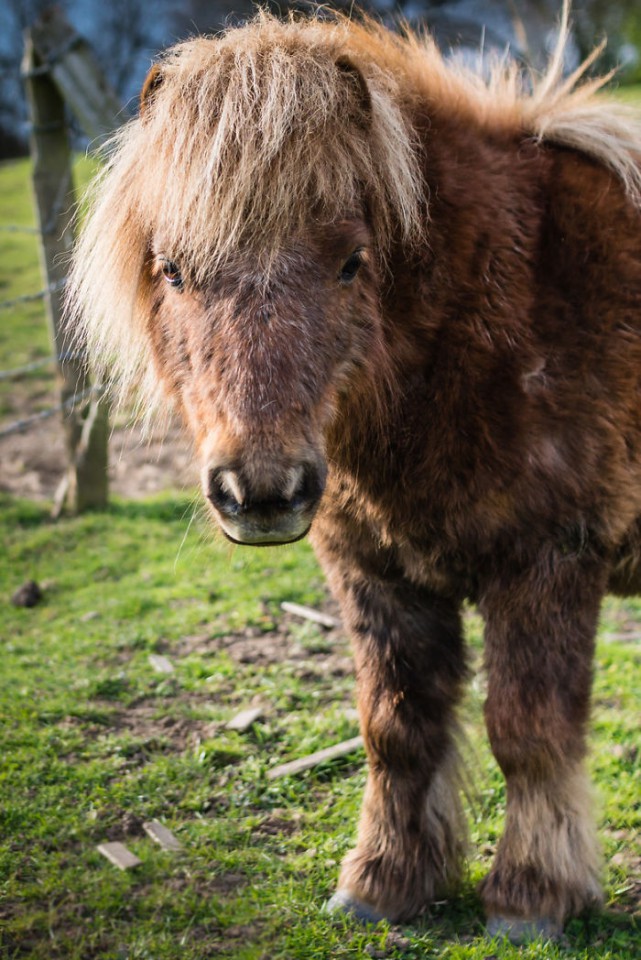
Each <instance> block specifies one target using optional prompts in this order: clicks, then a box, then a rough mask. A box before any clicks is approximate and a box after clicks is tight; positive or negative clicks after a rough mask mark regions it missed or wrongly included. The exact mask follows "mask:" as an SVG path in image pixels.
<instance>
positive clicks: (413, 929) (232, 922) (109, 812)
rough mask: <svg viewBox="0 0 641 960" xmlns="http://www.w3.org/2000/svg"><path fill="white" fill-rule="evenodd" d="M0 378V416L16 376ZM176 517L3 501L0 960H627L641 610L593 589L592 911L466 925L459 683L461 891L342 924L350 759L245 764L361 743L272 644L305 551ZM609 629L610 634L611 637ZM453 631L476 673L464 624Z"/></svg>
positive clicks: (332, 682) (354, 793) (481, 805)
mask: <svg viewBox="0 0 641 960" xmlns="http://www.w3.org/2000/svg"><path fill="white" fill-rule="evenodd" d="M27 175H28V168H27V165H26V164H25V163H18V164H7V165H4V166H2V167H0V224H2V223H24V224H30V223H31V222H32V216H31V212H30V199H29V190H28V184H27ZM0 255H1V256H0V299H5V298H8V297H12V296H17V295H19V294H22V293H26V292H31V291H33V290H36V289H39V288H40V286H41V280H40V277H39V273H38V267H37V251H36V247H35V241H34V239H33V238H32V237H30V236H21V235H15V234H10V235H9V234H3V233H0ZM0 319H1V320H2V324H1V325H0V368H4V367H8V366H13V365H17V364H22V363H24V362H27V361H29V360H31V359H35V358H37V357H39V356H45V355H47V353H48V352H49V348H48V340H47V333H46V328H45V325H44V321H43V317H42V308H41V305H38V304H36V305H29V306H27V307H21V308H20V309H17V310H15V311H13V312H11V313H9V314H7V313H5V314H3V316H2V318H0ZM40 382H41V381H40V380H38V381H37V383H36V380H35V378H34V381H33V382H28V383H27V386H28V387H29V388H30V389H31V388H36V387H37V384H38V383H40ZM52 383H53V381H52ZM0 387H2V389H1V391H0V414H1V415H2V417H3V418H4V417H5V416H6V415H7V414H10V412H11V410H12V404H13V403H14V396H15V394H14V386H13V385H7V384H0ZM1 452H2V451H0V454H1ZM191 516H192V505H191V503H190V502H189V501H188V500H186V499H184V498H183V499H180V498H177V497H175V496H173V495H170V494H167V495H165V496H162V497H158V498H155V499H151V500H147V501H144V502H138V503H129V502H115V503H114V504H113V505H112V506H111V507H110V509H109V510H107V511H105V512H102V513H95V514H88V515H85V516H83V517H79V518H65V519H63V520H61V521H59V522H58V523H57V524H52V523H51V522H50V520H49V519H48V511H47V506H46V505H38V504H32V503H28V502H26V501H18V500H15V499H12V498H8V497H2V498H0V528H1V530H0V536H1V542H2V545H3V549H2V551H0V586H1V590H0V650H1V652H2V671H1V678H0V717H1V718H2V722H1V724H0V756H1V757H2V760H1V761H0V958H2V960H5V958H7V960H9V958H30V960H45V958H46V960H57V958H64V960H94V958H101V960H102V958H104V960H111V958H113V960H125V958H131V960H134V958H153V960H162V958H167V960H174V958H175V960H178V958H180V960H203V958H205V957H207V958H209V957H217V956H227V957H233V958H237V960H259V958H264V960H296V958H300V960H321V958H322V960H325V958H327V960H329V958H347V960H352V958H353V960H356V958H363V957H368V956H383V957H388V958H401V957H402V958H406V960H414V958H416V960H418V958H419V957H420V958H436V957H441V958H447V960H449V958H452V960H453V958H456V960H459V958H460V960H487V958H490V957H492V958H494V957H495V958H497V960H508V958H516V957H520V958H524V960H529V958H534V957H541V958H550V960H556V958H578V960H587V958H590V960H593V958H596V960H615V958H621V960H631V958H636V957H638V955H639V949H638V942H639V936H640V934H641V929H640V928H641V922H640V921H641V915H640V912H639V897H640V894H641V842H640V826H641V737H640V733H639V705H640V704H639V700H640V691H641V643H640V642H639V634H640V633H641V605H640V604H639V603H638V602H636V601H626V602H623V601H614V600H612V601H608V603H607V605H606V607H605V610H604V614H603V628H602V635H603V638H602V641H601V643H600V645H599V649H598V655H597V674H596V683H595V698H594V711H593V737H592V744H593V747H592V752H591V758H590V764H591V769H592V772H593V775H594V779H595V782H596V784H597V789H598V796H599V826H600V833H601V836H602V839H603V845H604V850H605V858H606V869H605V889H606V906H605V909H604V910H603V911H602V912H599V913H595V914H592V915H590V916H589V917H586V918H582V919H579V920H574V921H572V922H571V923H570V924H569V925H568V929H567V934H566V940H565V941H564V942H563V943H562V944H560V945H557V946H551V945H543V944H534V945H532V946H529V947H527V948H522V949H517V948H514V947H511V946H509V945H506V944H504V943H492V942H490V941H488V940H487V939H486V938H485V937H484V935H483V924H482V911H481V907H480V902H479V900H478V897H477V895H476V892H475V888H476V884H477V882H478V880H479V879H480V877H481V876H482V875H483V873H484V872H485V871H486V870H487V869H488V865H489V863H490V861H491V855H492V851H493V849H494V846H495V844H496V840H497V837H498V836H499V835H500V832H501V829H502V822H503V817H504V812H505V792H504V786H503V782H502V779H501V777H500V776H499V775H498V772H497V770H496V766H495V764H494V762H493V760H492V758H491V755H490V753H489V750H488V748H487V744H486V742H485V739H484V736H483V730H482V719H481V717H482V713H481V709H482V693H481V691H480V689H479V688H478V686H477V685H473V686H472V687H471V690H470V693H469V696H468V699H467V701H466V704H465V710H464V720H465V729H466V732H467V734H468V738H469V741H470V748H469V757H470V767H471V769H472V770H473V776H474V789H473V794H472V798H471V799H470V801H469V803H468V819H469V825H470V833H471V855H470V863H469V872H468V875H467V877H466V879H465V881H464V883H463V886H462V889H461V891H460V892H459V894H458V895H457V896H456V897H452V898H450V899H448V900H446V901H443V902H440V903H438V904H435V905H434V906H433V908H432V910H431V911H430V914H429V915H428V916H427V917H426V918H424V919H423V920H421V921H420V922H418V923H416V924H413V925H411V926H407V927H403V928H402V929H400V930H397V929H394V930H392V931H390V929H389V927H388V926H386V925H385V924H381V925H379V926H378V927H369V928H361V927H359V926H358V925H357V924H354V923H352V922H350V921H348V920H338V919H331V918H328V917H327V916H324V915H323V914H322V913H321V912H320V911H319V906H320V905H321V904H322V903H323V901H324V900H325V899H326V897H327V896H328V895H329V894H330V893H331V892H332V890H333V888H334V885H335V882H336V877H337V871H338V864H339V863H340V860H341V858H342V857H343V856H344V854H345V853H346V852H347V850H348V849H349V848H350V846H351V845H352V843H353V840H354V834H355V826H356V822H357V817H358V809H359V806H360V800H361V794H362V789H363V785H364V781H365V768H364V761H363V756H362V755H361V754H358V753H355V754H353V755H352V756H350V757H347V758H345V759H344V760H342V761H336V762H334V763H328V764H325V765H323V766H321V767H318V768H317V769H315V770H313V771H311V772H308V773H306V774H304V775H302V776H298V777H290V778H286V779H282V780H276V781H273V782H272V781H270V780H268V779H267V776H266V773H267V771H268V770H269V768H270V767H272V766H274V765H275V764H277V763H280V762H283V761H285V760H289V759H292V758H294V757H297V756H302V755H305V754H307V753H310V752H311V751H313V750H315V749H319V748H321V747H325V746H328V745H330V744H332V743H335V742H337V741H340V740H343V739H347V738H349V737H352V736H354V735H355V733H356V732H357V726H356V722H355V720H354V715H353V712H352V710H351V708H352V706H353V696H354V692H353V678H352V676H351V674H350V673H348V672H346V671H345V670H344V669H343V668H342V667H341V664H342V660H341V657H342V656H343V655H344V653H345V652H346V651H345V650H344V649H343V647H342V645H340V644H339V648H338V649H337V650H336V651H333V650H332V649H328V641H327V638H326V637H325V635H323V634H322V632H321V631H320V630H319V629H318V628H315V627H313V626H311V625H305V624H299V625H296V624H295V623H293V622H289V623H288V624H287V631H288V632H287V635H284V634H283V632H282V630H281V625H282V619H283V618H282V615H281V612H280V609H279V605H280V602H281V601H282V600H286V599H287V600H294V601H299V602H303V603H310V604H318V603H319V602H321V601H322V599H323V597H324V596H325V589H324V586H323V582H322V577H321V575H320V572H319V570H318V567H317V565H316V562H315V560H314V558H313V556H312V554H311V551H310V549H309V547H308V546H307V545H306V544H305V543H302V544H297V545H295V546H292V547H288V548H282V549H275V550H270V551H256V552H252V551H243V550H240V549H238V550H232V549H231V548H230V547H228V546H227V545H223V544H222V543H220V542H219V541H217V540H213V542H212V540H211V537H210V536H209V535H208V534H207V532H206V531H205V528H204V526H203V525H202V524H201V522H200V521H199V520H198V519H197V520H196V522H195V523H193V524H191V526H190V525H189V521H190V518H191ZM188 528H189V529H188ZM27 579H35V580H37V581H38V582H39V583H40V584H41V585H42V586H43V588H44V599H43V602H42V603H41V604H40V605H38V606H36V607H34V608H33V609H23V608H16V607H14V606H12V605H11V604H10V602H9V598H10V597H11V594H12V593H13V591H14V590H15V589H16V588H17V587H18V586H19V585H20V584H22V583H23V582H24V581H25V580H27ZM626 631H627V632H628V633H629V634H630V640H629V642H622V641H620V640H616V639H615V640H612V639H611V637H612V635H618V634H621V633H625V632H626ZM635 631H636V634H635ZM468 634H469V639H470V645H471V648H472V651H473V656H474V660H475V662H476V663H478V661H479V658H480V646H481V640H480V624H479V621H478V619H477V618H476V617H474V616H473V615H470V616H469V618H468ZM279 643H280V647H278V644H279ZM243 644H245V645H246V654H247V655H246V656H243V655H242V651H243V649H245V648H244V647H243ZM279 650H280V653H279V652H278V651H279ZM270 651H272V652H271V653H270ZM274 651H276V652H274ZM151 653H163V654H165V655H166V656H168V657H169V658H170V659H171V660H172V662H173V664H174V666H175V672H174V674H172V675H171V676H164V675H162V674H157V673H155V672H154V671H153V670H152V668H151V667H150V664H149V660H148V658H149V655H150V654H151ZM283 654H286V655H285V656H283ZM252 657H253V660H254V662H250V661H251V659H252ZM328 664H330V666H331V667H332V669H331V670H330V671H329V672H328V671H327V669H326V667H327V665H328ZM255 703H257V704H260V705H261V706H262V708H263V709H264V718H263V719H262V720H261V721H260V722H258V723H256V724H255V725H254V726H253V727H252V728H251V729H250V730H249V731H248V732H247V733H245V734H237V733H232V732H229V731H227V730H226V728H225V724H226V722H227V720H228V719H229V718H230V717H231V716H232V715H233V714H234V713H235V712H236V711H237V710H239V709H242V708H244V707H247V706H248V705H251V704H255ZM152 818H158V819H160V820H162V821H163V822H164V823H165V824H166V825H167V826H169V827H170V828H171V829H172V830H173V831H174V832H175V833H176V835H177V836H178V837H179V839H180V840H181V842H182V844H183V852H182V854H180V855H178V856H176V855H171V854H168V853H165V852H163V851H161V850H160V849H159V848H157V847H155V846H153V845H152V843H151V841H150V840H148V839H147V838H146V837H145V836H144V834H143V832H142V830H141V823H142V822H143V821H144V820H148V819H152ZM109 839H120V840H123V841H124V842H125V843H126V844H127V845H128V846H129V848H130V849H131V850H132V851H134V852H135V853H136V854H137V855H138V856H139V857H140V859H141V860H142V864H141V866H140V867H138V868H136V869H135V870H134V871H130V872H127V873H121V872H119V871H118V870H116V868H115V867H113V866H111V865H110V864H109V863H108V862H107V861H106V860H105V859H104V858H103V857H101V855H100V854H99V853H98V852H97V849H96V846H97V844H99V843H101V842H103V841H105V840H109Z"/></svg>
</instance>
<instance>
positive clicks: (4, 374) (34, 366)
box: [0, 357, 54, 383]
mask: <svg viewBox="0 0 641 960" xmlns="http://www.w3.org/2000/svg"><path fill="white" fill-rule="evenodd" d="M53 362H54V357H45V358H44V359H43V360H33V361H32V362H31V363H25V364H24V365H23V366H22V367H14V368H13V369H12V370H0V383H2V382H3V381H4V380H19V379H20V377H24V376H25V375H26V374H27V373H31V372H32V371H33V370H40V369H42V367H48V366H49V365H50V364H52V363H53Z"/></svg>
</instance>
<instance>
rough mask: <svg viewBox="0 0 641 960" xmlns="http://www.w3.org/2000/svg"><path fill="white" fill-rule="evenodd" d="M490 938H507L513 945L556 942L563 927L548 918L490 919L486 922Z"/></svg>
mask: <svg viewBox="0 0 641 960" xmlns="http://www.w3.org/2000/svg"><path fill="white" fill-rule="evenodd" d="M487 932H488V934H489V936H490V937H507V939H508V940H509V941H510V943H513V944H515V945H517V946H518V945H519V944H523V943H531V942H532V941H533V940H538V939H541V940H558V939H559V938H560V936H561V934H562V933H563V927H562V925H561V924H560V923H557V921H556V920H552V919H550V917H539V919H538V920H519V919H518V918H516V917H490V918H489V920H488V921H487Z"/></svg>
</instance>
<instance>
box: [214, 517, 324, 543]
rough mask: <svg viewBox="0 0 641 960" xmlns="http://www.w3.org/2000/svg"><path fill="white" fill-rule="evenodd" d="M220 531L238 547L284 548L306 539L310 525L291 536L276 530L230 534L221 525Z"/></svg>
mask: <svg viewBox="0 0 641 960" xmlns="http://www.w3.org/2000/svg"><path fill="white" fill-rule="evenodd" d="M220 529H221V530H222V532H223V534H224V535H225V537H226V538H227V539H228V540H229V542H230V543H234V544H236V546H239V547H284V546H286V545H287V544H288V543H297V542H298V541H299V540H302V539H303V538H304V537H306V536H307V534H308V533H309V531H310V529H311V523H310V524H308V526H306V527H305V529H304V530H303V531H302V532H299V533H292V534H291V535H288V534H286V533H285V532H284V531H276V530H273V531H272V530H270V531H265V532H264V533H263V532H261V533H258V532H256V533H254V532H252V533H251V534H249V533H245V532H243V531H242V530H234V531H233V532H231V531H230V529H229V528H227V529H226V528H225V527H224V526H223V525H222V523H221V524H220Z"/></svg>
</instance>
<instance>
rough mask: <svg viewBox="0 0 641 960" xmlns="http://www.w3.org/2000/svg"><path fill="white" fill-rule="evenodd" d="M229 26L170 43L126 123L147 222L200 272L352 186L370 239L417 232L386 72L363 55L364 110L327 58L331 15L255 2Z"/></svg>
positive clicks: (341, 209)
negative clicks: (245, 17)
mask: <svg viewBox="0 0 641 960" xmlns="http://www.w3.org/2000/svg"><path fill="white" fill-rule="evenodd" d="M240 37H241V34H239V33H238V31H230V32H229V33H228V34H226V35H224V36H223V37H222V38H221V39H218V40H213V39H197V40H193V41H190V42H188V43H185V44H182V45H180V46H179V47H177V48H175V49H174V51H173V52H171V53H170V54H169V56H168V57H167V58H166V60H165V62H164V64H163V65H162V66H161V72H162V77H163V79H162V82H161V84H160V85H159V89H158V92H157V93H156V94H155V95H154V98H153V103H152V104H151V107H150V109H149V111H148V116H146V117H145V118H144V119H143V120H142V121H140V122H138V123H135V124H132V125H131V127H130V129H129V141H128V142H127V143H126V145H125V151H124V156H126V155H127V154H128V153H129V152H130V151H131V152H132V154H133V157H134V158H135V157H136V156H137V157H138V158H140V157H141V156H142V157H153V161H152V162H151V163H149V165H148V167H147V169H146V171H144V173H143V175H144V177H145V181H144V184H140V189H139V191H138V196H137V197H136V200H137V206H138V210H139V212H140V214H141V216H142V218H143V220H147V221H148V222H149V226H150V228H152V229H154V230H155V231H157V232H158V233H159V234H160V235H162V236H163V237H164V238H166V241H167V242H169V243H170V244H172V245H173V246H174V248H175V255H176V256H178V255H181V256H183V257H187V258H188V259H189V261H190V265H191V267H192V269H194V270H196V271H197V273H198V274H202V275H206V273H207V272H208V271H209V270H210V269H211V268H212V266H215V265H217V264H219V263H220V262H223V261H225V259H227V257H229V255H230V254H231V253H232V252H233V251H234V250H236V249H238V248H240V247H242V248H243V249H247V248H248V247H254V248H255V249H257V250H262V251H265V250H277V249H278V247H279V246H280V245H281V244H282V242H283V241H284V239H285V238H287V237H290V236H291V235H292V234H295V233H296V232H297V231H299V230H301V229H303V228H304V227H305V226H306V225H307V224H308V223H309V221H310V219H311V218H312V217H318V218H320V219H321V220H327V221H331V220H333V219H336V218H339V217H344V216H345V215H346V214H349V213H350V212H354V211H356V210H358V208H359V206H360V204H361V203H362V198H363V196H366V197H367V200H368V205H369V209H370V212H371V214H372V221H373V226H374V231H375V236H376V242H377V245H378V246H379V247H380V249H381V250H383V249H384V248H385V247H386V245H387V243H388V242H389V238H390V236H391V235H392V234H393V233H394V232H398V231H399V230H400V232H401V234H403V235H405V236H406V237H408V238H412V237H413V238H416V236H417V235H418V234H419V233H420V231H421V226H422V224H421V218H420V213H419V207H420V201H421V196H422V193H423V185H422V183H421V175H420V170H419V167H418V163H417V157H416V150H415V143H414V138H413V132H412V129H411V125H410V123H409V121H408V119H407V117H406V116H404V114H403V111H402V109H401V107H400V105H399V98H398V97H396V96H395V95H394V94H395V93H396V91H395V90H394V89H390V88H393V86H394V81H393V79H392V78H390V77H386V76H385V74H383V73H382V72H381V71H377V70H376V69H375V67H374V65H373V64H369V65H366V66H367V67H368V69H367V76H366V77H365V82H366V84H367V90H368V95H369V98H370V101H371V111H366V108H365V107H364V105H363V103H362V91H361V90H360V89H359V85H358V82H354V79H353V77H350V76H346V73H345V71H344V70H341V69H339V67H338V66H337V63H338V61H339V58H340V57H341V55H342V54H343V53H344V49H345V45H346V44H345V40H346V38H348V37H349V30H348V29H347V28H346V26H345V25H344V24H336V25H334V26H333V27H331V28H329V29H328V25H327V24H317V25H316V30H314V29H313V28H312V29H310V25H309V24H300V26H298V25H297V24H295V23H288V24H283V23H281V22H279V21H277V20H275V19H273V18H269V17H267V16H265V15H264V14H263V15H260V16H259V18H258V19H257V20H256V21H255V22H254V23H253V24H250V25H248V26H246V27H245V28H244V29H243V31H242V42H240ZM362 68H363V64H359V65H358V67H355V69H362ZM366 112H367V113H368V115H367V116H365V113H366Z"/></svg>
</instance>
